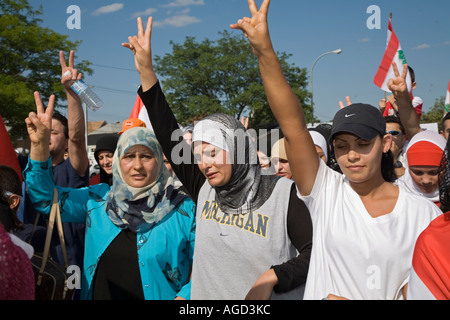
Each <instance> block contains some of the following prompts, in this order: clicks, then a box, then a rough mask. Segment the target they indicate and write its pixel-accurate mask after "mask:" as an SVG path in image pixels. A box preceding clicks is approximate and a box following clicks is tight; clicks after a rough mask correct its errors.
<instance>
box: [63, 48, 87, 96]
mask: <svg viewBox="0 0 450 320" xmlns="http://www.w3.org/2000/svg"><path fill="white" fill-rule="evenodd" d="M74 60H75V52H74V51H73V50H71V51H70V53H69V66H67V64H66V59H65V58H64V52H63V51H60V52H59V63H60V64H61V84H62V85H63V86H64V88H65V89H66V90H70V86H71V85H72V84H73V83H74V82H75V81H77V80H81V79H82V78H83V74H82V73H78V70H77V69H75V68H74Z"/></svg>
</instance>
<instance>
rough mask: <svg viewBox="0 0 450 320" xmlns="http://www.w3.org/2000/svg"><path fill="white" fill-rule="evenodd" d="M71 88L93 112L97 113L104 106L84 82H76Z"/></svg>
mask: <svg viewBox="0 0 450 320" xmlns="http://www.w3.org/2000/svg"><path fill="white" fill-rule="evenodd" d="M71 88H72V90H73V91H75V92H76V94H77V95H78V96H79V97H80V99H81V101H82V102H83V103H84V104H86V105H87V106H88V108H89V109H91V110H92V111H97V110H98V109H100V108H101V107H102V106H103V101H102V99H100V98H99V97H98V96H97V94H96V93H95V92H94V90H92V88H90V87H89V86H88V85H86V83H84V81H83V80H78V81H75V82H74V83H73V84H72V85H71Z"/></svg>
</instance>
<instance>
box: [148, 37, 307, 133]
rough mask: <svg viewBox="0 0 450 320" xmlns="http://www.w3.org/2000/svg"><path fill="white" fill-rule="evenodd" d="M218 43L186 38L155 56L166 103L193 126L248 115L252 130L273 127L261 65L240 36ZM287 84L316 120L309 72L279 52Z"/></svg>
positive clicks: (218, 41) (185, 121)
mask: <svg viewBox="0 0 450 320" xmlns="http://www.w3.org/2000/svg"><path fill="white" fill-rule="evenodd" d="M219 35H221V37H220V38H219V39H218V40H216V41H211V40H209V39H205V40H203V41H202V42H197V41H196V40H195V38H194V37H186V39H185V42H184V43H183V44H176V43H174V42H170V44H171V45H172V53H170V54H166V55H165V56H164V57H159V56H155V58H154V61H155V63H154V68H155V71H156V72H157V73H158V75H159V77H160V79H161V84H162V86H163V87H164V91H165V93H166V97H167V100H168V102H169V104H170V105H171V107H172V109H173V111H174V113H175V115H176V117H177V120H178V121H179V122H180V123H181V124H184V125H185V124H188V123H192V122H193V121H194V120H197V119H200V118H202V117H204V116H206V115H209V114H213V113H219V112H220V113H227V114H229V115H232V116H234V117H236V118H238V119H239V118H240V117H241V116H243V115H250V126H251V127H256V126H261V125H265V124H272V123H275V122H276V120H275V118H274V116H273V114H272V112H271V111H270V107H269V105H268V103H267V99H266V96H265V93H264V87H263V84H262V80H261V76H260V73H259V68H258V61H257V59H256V57H255V56H254V54H253V53H252V51H251V48H250V46H249V44H248V42H247V40H246V39H245V38H244V37H242V35H234V36H233V35H231V33H229V32H228V31H223V32H219ZM278 56H279V59H280V62H281V64H282V67H283V70H284V72H285V75H286V78H287V80H288V82H289V83H290V84H291V86H292V88H293V89H294V92H295V93H296V94H297V96H298V97H299V99H300V102H301V103H302V105H303V106H304V111H305V115H306V118H307V121H310V120H312V119H311V117H312V112H311V107H310V106H309V105H307V104H306V103H305V102H306V101H308V99H309V92H308V91H307V89H306V86H307V71H306V69H300V68H298V67H295V66H294V65H290V64H289V63H288V62H287V60H288V58H289V57H290V55H288V54H286V53H281V54H280V53H279V54H278Z"/></svg>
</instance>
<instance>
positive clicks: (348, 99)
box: [339, 96, 352, 109]
mask: <svg viewBox="0 0 450 320" xmlns="http://www.w3.org/2000/svg"><path fill="white" fill-rule="evenodd" d="M345 102H346V103H347V107H348V106H349V105H351V104H352V100H350V97H349V96H346V97H345ZM339 108H340V109H344V108H345V105H344V103H343V102H342V101H339Z"/></svg>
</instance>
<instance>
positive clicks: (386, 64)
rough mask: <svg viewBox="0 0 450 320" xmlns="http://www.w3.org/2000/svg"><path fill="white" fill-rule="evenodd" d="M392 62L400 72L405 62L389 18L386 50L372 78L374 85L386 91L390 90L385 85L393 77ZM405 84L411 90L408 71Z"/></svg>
mask: <svg viewBox="0 0 450 320" xmlns="http://www.w3.org/2000/svg"><path fill="white" fill-rule="evenodd" d="M393 62H395V63H396V65H397V68H398V72H399V73H400V74H402V72H403V65H405V64H406V58H405V54H404V52H403V50H402V47H401V46H400V42H399V41H398V38H397V36H396V35H395V33H394V30H393V29H392V23H391V18H390V19H389V25H388V36H387V45H386V50H385V52H384V56H383V60H382V61H381V64H380V66H379V68H378V70H377V73H376V74H375V77H374V79H373V82H374V83H375V85H376V86H377V87H379V88H381V89H382V90H383V91H386V92H391V91H390V90H389V89H388V87H387V83H388V81H389V79H393V78H395V74H394V68H393V67H392V63H393ZM406 85H407V87H408V91H409V92H411V89H412V81H411V75H410V73H409V71H408V74H407V76H406Z"/></svg>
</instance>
